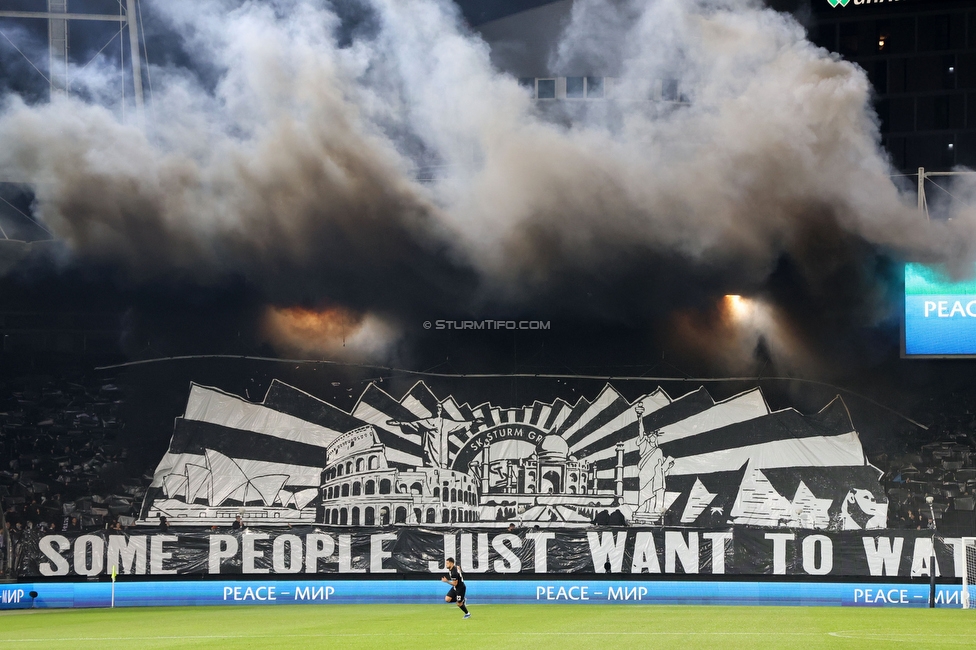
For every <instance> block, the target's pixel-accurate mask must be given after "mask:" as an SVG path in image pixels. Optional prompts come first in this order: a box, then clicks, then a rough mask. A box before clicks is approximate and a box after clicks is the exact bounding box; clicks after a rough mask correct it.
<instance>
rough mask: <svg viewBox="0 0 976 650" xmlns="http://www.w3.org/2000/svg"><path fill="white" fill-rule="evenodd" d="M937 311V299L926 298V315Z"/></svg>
mask: <svg viewBox="0 0 976 650" xmlns="http://www.w3.org/2000/svg"><path fill="white" fill-rule="evenodd" d="M933 311H935V301H933V300H926V301H925V317H926V318H928V317H929V314H931V313H932V312H933Z"/></svg>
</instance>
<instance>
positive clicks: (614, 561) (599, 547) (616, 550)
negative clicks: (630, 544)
mask: <svg viewBox="0 0 976 650" xmlns="http://www.w3.org/2000/svg"><path fill="white" fill-rule="evenodd" d="M586 540H587V541H588V542H589V543H590V556H591V557H592V558H593V570H594V571H596V572H598V573H599V572H600V571H603V565H604V564H606V562H607V560H608V559H609V560H610V570H611V571H613V572H614V573H620V568H621V567H622V566H623V564H624V547H625V546H626V545H627V533H626V532H624V531H621V532H619V533H617V537H616V539H614V536H613V533H611V532H601V533H599V534H598V533H594V532H588V533H586Z"/></svg>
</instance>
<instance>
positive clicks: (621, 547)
mask: <svg viewBox="0 0 976 650" xmlns="http://www.w3.org/2000/svg"><path fill="white" fill-rule="evenodd" d="M963 548H964V547H963V544H962V540H961V539H953V538H938V539H937V541H936V552H937V560H936V571H937V575H943V576H947V577H951V576H956V577H958V576H961V574H962V573H961V572H962V571H963V552H964V550H963ZM448 557H453V558H455V559H456V560H457V561H458V562H459V564H460V566H461V567H462V569H463V570H464V571H465V573H466V574H468V575H469V576H470V575H472V574H485V573H486V574H546V573H551V574H603V573H605V572H607V571H609V572H610V573H613V574H642V573H643V574H671V575H675V574H700V575H743V576H744V575H785V576H828V577H829V576H833V577H880V576H900V577H920V576H927V575H929V572H930V570H931V566H932V537H931V536H930V534H929V532H928V531H898V532H897V533H896V532H895V531H889V532H887V533H877V532H874V533H869V532H860V533H858V532H834V533H825V532H819V531H809V530H789V529H778V530H768V529H761V528H721V529H695V528H598V529H589V530H582V529H554V530H544V529H531V530H520V531H514V532H508V531H505V530H504V529H502V530H499V529H491V530H485V529H477V528H471V529H453V530H435V529H427V528H417V527H392V528H388V529H385V530H382V531H377V530H376V529H341V530H336V529H324V528H317V527H294V528H265V529H260V530H258V529H243V530H223V531H219V532H213V531H211V530H190V529H183V530H179V531H178V532H171V531H145V532H138V533H130V534H120V533H116V532H112V531H101V532H98V533H88V534H80V533H79V534H57V535H45V536H43V537H34V538H31V539H26V540H24V542H23V544H22V546H21V549H20V552H19V558H18V567H17V569H18V574H19V575H20V576H22V577H35V576H45V577H51V576H97V575H106V574H111V573H112V570H113V568H115V569H116V570H117V572H118V573H119V574H121V575H141V576H160V575H195V574H209V575H240V574H246V575H255V574H275V575H287V574H344V575H349V576H351V575H354V574H414V575H416V574H425V573H441V572H443V567H444V561H445V559H446V558H448Z"/></svg>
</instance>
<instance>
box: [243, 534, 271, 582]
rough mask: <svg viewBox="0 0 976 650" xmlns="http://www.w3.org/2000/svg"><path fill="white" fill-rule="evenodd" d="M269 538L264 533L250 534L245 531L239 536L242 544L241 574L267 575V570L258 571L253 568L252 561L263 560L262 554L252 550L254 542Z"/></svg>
mask: <svg viewBox="0 0 976 650" xmlns="http://www.w3.org/2000/svg"><path fill="white" fill-rule="evenodd" d="M270 538H271V536H270V535H268V534H266V533H252V532H250V531H245V532H244V534H243V535H241V541H243V542H244V544H243V546H244V551H243V553H242V557H241V560H242V561H241V572H243V573H269V572H270V570H269V569H259V568H257V567H256V566H254V561H255V560H257V559H258V558H261V559H262V560H263V559H264V553H263V552H259V551H257V550H256V549H255V548H254V542H256V541H258V540H261V541H264V540H266V539H270Z"/></svg>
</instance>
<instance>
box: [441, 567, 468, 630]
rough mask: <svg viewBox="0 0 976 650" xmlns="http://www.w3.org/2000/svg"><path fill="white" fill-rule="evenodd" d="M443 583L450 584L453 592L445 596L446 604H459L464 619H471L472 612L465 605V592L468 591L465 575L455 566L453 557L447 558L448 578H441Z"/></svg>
mask: <svg viewBox="0 0 976 650" xmlns="http://www.w3.org/2000/svg"><path fill="white" fill-rule="evenodd" d="M441 582H448V583H450V585H451V590H450V591H449V592H447V595H446V596H444V602H446V603H457V606H458V607H460V608H461V611H462V612H464V618H471V612H469V611H468V608H467V607H466V606H465V604H464V592H466V591H467V590H468V588H467V586H465V584H464V574H462V573H461V568H460V567H459V566H458V565H456V564H454V558H453V557H449V558H447V576H446V577H444V578H441Z"/></svg>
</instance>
